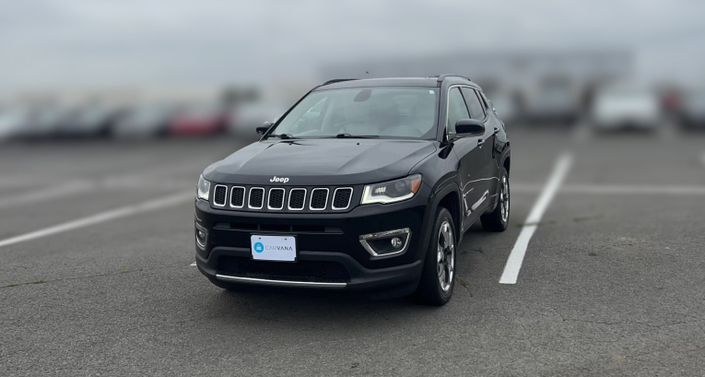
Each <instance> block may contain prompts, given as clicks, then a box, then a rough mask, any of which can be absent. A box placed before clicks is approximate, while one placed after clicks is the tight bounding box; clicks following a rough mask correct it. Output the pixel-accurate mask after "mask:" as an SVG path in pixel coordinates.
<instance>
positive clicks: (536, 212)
mask: <svg viewBox="0 0 705 377" xmlns="http://www.w3.org/2000/svg"><path fill="white" fill-rule="evenodd" d="M572 164H573V156H572V155H570V154H567V153H566V154H563V155H561V156H560V157H559V158H558V160H557V161H556V165H555V167H554V168H553V172H552V173H551V176H550V177H549V179H548V181H547V182H546V184H545V185H544V187H543V191H542V192H541V195H540V196H539V198H538V200H536V203H534V206H533V208H531V212H529V216H528V217H527V218H526V221H524V226H523V227H522V228H521V232H520V233H519V237H518V238H517V240H516V242H515V243H514V247H513V248H512V251H511V253H509V258H508V259H507V263H506V265H505V266H504V271H503V272H502V277H501V278H500V279H499V283H500V284H516V282H517V278H518V276H519V271H520V270H521V265H522V263H523V262H524V255H525V254H526V249H527V247H528V246H529V241H531V237H532V236H533V235H534V232H536V229H537V228H538V223H539V221H541V217H543V214H544V212H546V208H548V206H549V205H550V204H551V201H552V200H553V197H554V196H555V195H556V192H557V191H558V189H559V188H560V186H561V184H562V183H563V179H564V178H565V176H566V175H567V174H568V171H569V170H570V167H571V166H572Z"/></svg>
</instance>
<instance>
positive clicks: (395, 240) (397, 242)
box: [390, 237, 402, 249]
mask: <svg viewBox="0 0 705 377" xmlns="http://www.w3.org/2000/svg"><path fill="white" fill-rule="evenodd" d="M390 242H391V243H392V247H393V248H395V249H398V248H400V247H401V245H402V243H401V238H399V237H394V238H392V240H391V241H390Z"/></svg>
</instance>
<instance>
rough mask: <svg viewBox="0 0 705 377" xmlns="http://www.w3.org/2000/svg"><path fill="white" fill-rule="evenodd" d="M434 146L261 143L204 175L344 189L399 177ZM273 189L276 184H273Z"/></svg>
mask: <svg viewBox="0 0 705 377" xmlns="http://www.w3.org/2000/svg"><path fill="white" fill-rule="evenodd" d="M436 144H437V143H436V142H435V141H428V140H389V139H298V140H273V141H270V140H266V141H260V142H256V143H253V144H250V145H248V146H247V147H245V148H242V149H240V150H239V151H237V152H235V153H233V154H232V155H230V156H228V157H227V158H225V159H223V160H221V161H218V162H216V163H214V164H212V165H211V166H209V167H208V168H206V170H205V171H204V176H205V177H206V179H209V180H211V181H214V182H218V183H237V184H259V185H269V184H272V182H270V180H271V179H272V178H273V177H274V176H276V177H280V178H289V180H288V182H287V184H289V185H350V184H361V183H370V182H380V181H384V180H387V179H393V178H398V177H402V176H405V175H407V174H408V173H409V171H410V170H411V168H412V167H413V166H414V165H416V164H417V163H418V162H419V161H421V160H423V159H424V158H425V157H427V156H429V155H430V154H432V153H434V152H435V151H436V149H437V146H436ZM275 184H277V183H275Z"/></svg>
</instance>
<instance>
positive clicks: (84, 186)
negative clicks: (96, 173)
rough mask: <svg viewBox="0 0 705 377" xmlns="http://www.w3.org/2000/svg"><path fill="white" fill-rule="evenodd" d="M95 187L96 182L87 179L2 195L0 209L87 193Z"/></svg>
mask: <svg viewBox="0 0 705 377" xmlns="http://www.w3.org/2000/svg"><path fill="white" fill-rule="evenodd" d="M94 188H95V185H94V184H91V183H90V182H85V181H76V182H68V183H65V184H60V185H55V186H49V187H45V188H42V189H39V190H33V191H27V192H23V193H21V194H18V195H13V196H10V197H2V198H0V209H3V208H10V207H16V206H20V205H25V204H31V203H35V202H41V201H44V200H50V199H56V198H60V197H64V196H69V195H74V194H80V193H85V192H88V191H91V190H93V189H94Z"/></svg>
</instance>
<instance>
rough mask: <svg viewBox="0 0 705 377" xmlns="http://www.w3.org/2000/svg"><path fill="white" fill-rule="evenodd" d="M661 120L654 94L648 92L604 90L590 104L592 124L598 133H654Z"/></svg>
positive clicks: (622, 89)
mask: <svg viewBox="0 0 705 377" xmlns="http://www.w3.org/2000/svg"><path fill="white" fill-rule="evenodd" d="M661 120H662V117H661V107H660V103H659V98H658V95H657V94H656V93H655V92H653V91H651V90H648V89H643V88H613V89H606V90H604V91H601V92H598V93H597V95H596V96H595V100H594V102H593V108H592V121H593V125H594V126H595V128H596V129H598V130H623V129H641V130H654V129H656V128H657V127H658V125H659V124H660V122H661Z"/></svg>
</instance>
